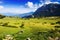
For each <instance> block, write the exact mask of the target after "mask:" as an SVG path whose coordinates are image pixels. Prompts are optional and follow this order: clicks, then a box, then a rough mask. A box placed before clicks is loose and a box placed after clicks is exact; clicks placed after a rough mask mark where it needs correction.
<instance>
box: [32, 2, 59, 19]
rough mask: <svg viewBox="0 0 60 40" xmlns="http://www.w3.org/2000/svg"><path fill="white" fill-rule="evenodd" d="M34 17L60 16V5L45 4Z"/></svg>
mask: <svg viewBox="0 0 60 40" xmlns="http://www.w3.org/2000/svg"><path fill="white" fill-rule="evenodd" d="M33 15H34V17H36V18H38V17H49V16H60V4H53V3H51V4H45V5H43V6H42V7H40V8H38V9H37V10H36V11H35V12H34V14H33Z"/></svg>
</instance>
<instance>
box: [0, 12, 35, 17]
mask: <svg viewBox="0 0 60 40" xmlns="http://www.w3.org/2000/svg"><path fill="white" fill-rule="evenodd" d="M33 13H34V12H29V13H21V14H14V13H3V14H2V13H0V14H2V15H5V16H17V17H21V18H24V17H25V16H29V15H32V14H33Z"/></svg>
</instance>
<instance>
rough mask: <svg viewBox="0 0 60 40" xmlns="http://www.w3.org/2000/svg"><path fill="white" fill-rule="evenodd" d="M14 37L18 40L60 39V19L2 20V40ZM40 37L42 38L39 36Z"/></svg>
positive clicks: (0, 32)
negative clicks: (10, 36) (6, 36)
mask: <svg viewBox="0 0 60 40" xmlns="http://www.w3.org/2000/svg"><path fill="white" fill-rule="evenodd" d="M5 35H12V36H13V37H14V38H15V39H16V40H25V39H27V38H30V39H31V40H38V39H39V40H40V39H41V40H48V37H51V36H52V37H51V38H56V37H60V17H46V18H39V19H38V18H34V19H33V18H30V19H25V18H23V19H22V18H15V17H5V18H4V19H0V40H2V39H4V37H5ZM39 35H40V36H39Z"/></svg>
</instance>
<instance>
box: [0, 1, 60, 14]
mask: <svg viewBox="0 0 60 40" xmlns="http://www.w3.org/2000/svg"><path fill="white" fill-rule="evenodd" d="M49 3H60V0H0V13H14V14H23V13H28V12H34V11H36V10H37V9H38V8H39V7H41V6H43V5H44V4H49Z"/></svg>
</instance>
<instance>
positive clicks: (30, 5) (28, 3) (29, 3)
mask: <svg viewBox="0 0 60 40" xmlns="http://www.w3.org/2000/svg"><path fill="white" fill-rule="evenodd" d="M26 5H27V6H28V7H29V8H33V7H34V4H33V3H32V2H27V4H26Z"/></svg>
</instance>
